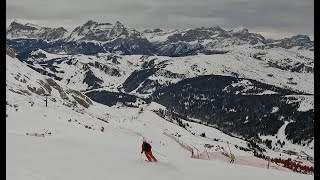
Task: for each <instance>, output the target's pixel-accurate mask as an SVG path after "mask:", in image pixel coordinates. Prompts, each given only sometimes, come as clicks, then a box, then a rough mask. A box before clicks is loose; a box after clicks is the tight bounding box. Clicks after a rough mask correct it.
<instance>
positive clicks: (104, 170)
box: [6, 55, 314, 180]
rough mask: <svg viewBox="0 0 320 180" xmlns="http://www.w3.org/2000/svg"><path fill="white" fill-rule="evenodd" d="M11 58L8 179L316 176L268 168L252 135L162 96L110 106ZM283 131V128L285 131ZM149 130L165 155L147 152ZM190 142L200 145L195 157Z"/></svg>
mask: <svg viewBox="0 0 320 180" xmlns="http://www.w3.org/2000/svg"><path fill="white" fill-rule="evenodd" d="M6 62H7V65H6V75H7V78H6V88H7V93H6V94H7V98H6V100H7V104H6V109H7V112H6V114H7V117H6V130H7V131H6V139H7V141H6V150H7V163H6V172H7V179H105V178H107V179H108V178H110V177H112V178H114V179H141V178H144V177H145V176H149V177H152V179H174V178H175V179H176V178H178V179H194V178H199V177H201V178H205V179H208V178H213V177H222V178H224V179H234V178H240V179H241V178H246V179H249V180H250V179H252V180H254V179H257V178H260V179H263V178H268V179H269V178H270V177H271V178H273V179H284V178H290V179H297V180H298V179H313V178H314V177H313V176H312V175H306V174H300V173H296V172H292V171H291V170H289V169H287V168H285V167H283V166H282V165H281V164H279V165H277V164H275V163H272V162H271V163H270V164H269V169H268V168H267V167H268V161H266V160H262V159H259V158H257V157H255V156H254V155H253V151H251V150H249V151H246V150H243V148H245V147H246V148H245V149H247V148H248V144H250V143H249V142H247V141H244V140H242V139H239V138H236V137H232V136H229V135H227V134H225V133H223V132H221V131H219V130H217V129H215V128H212V127H208V126H205V125H202V124H199V123H197V122H198V121H199V120H196V119H193V120H194V122H189V121H186V120H184V119H181V118H177V117H175V118H174V119H173V120H172V117H173V116H172V114H171V115H170V113H167V108H166V107H164V106H162V105H160V104H158V103H155V102H151V103H149V102H146V101H144V100H142V99H138V100H137V101H135V102H133V103H132V105H134V106H136V107H128V106H125V105H123V103H117V104H116V105H112V106H106V105H103V104H100V103H96V102H94V101H91V100H90V98H88V96H86V95H84V94H83V93H81V92H79V91H76V90H73V89H72V88H69V87H68V85H64V84H63V83H61V82H59V81H57V80H54V79H51V78H48V76H45V75H42V74H40V73H38V72H36V71H34V70H33V69H31V68H30V67H28V66H27V65H26V64H25V63H22V62H21V61H19V60H18V59H16V58H13V57H10V56H8V55H7V58H6ZM46 96H48V98H47V99H48V101H47V105H46V103H45V99H46V98H45V97H46ZM162 113H164V114H162ZM179 122H180V123H179ZM181 123H182V124H184V125H186V124H188V125H186V126H187V127H182V126H181ZM179 124H180V125H179ZM102 127H104V131H102V130H101V128H102ZM204 132H205V137H204V136H203V133H204ZM283 133H284V132H283V130H282V131H279V132H278V135H279V138H283ZM280 135H281V136H280ZM142 137H145V138H147V141H148V142H150V143H151V145H152V149H153V153H154V155H155V156H156V157H157V159H158V160H159V162H158V163H150V162H146V161H144V159H145V157H144V156H142V155H140V151H141V141H142ZM187 146H188V147H192V149H193V150H194V158H191V155H192V153H191V152H190V151H189V150H190V149H189V150H187V149H188V148H186V147H187ZM261 146H263V145H261ZM285 146H287V147H290V148H295V149H296V148H297V149H299V150H300V151H303V152H305V153H307V154H309V155H310V156H312V157H313V150H308V148H306V147H301V146H297V145H294V144H291V143H290V142H289V141H286V144H285ZM240 147H243V148H240ZM229 152H232V153H234V154H235V155H236V158H237V160H236V162H235V164H229V162H228V161H229V159H228V158H227V157H225V155H226V154H227V155H228V154H229ZM264 154H265V155H267V156H270V157H271V158H278V157H280V156H281V155H282V156H281V157H282V158H289V157H290V158H291V159H294V160H297V161H296V162H300V163H302V164H303V165H308V166H313V164H312V163H311V162H308V161H306V160H304V159H303V158H302V157H301V155H289V154H286V153H284V152H277V151H272V150H267V151H265V152H264ZM207 157H208V158H207ZM124 170H125V173H124ZM230 172H232V173H230Z"/></svg>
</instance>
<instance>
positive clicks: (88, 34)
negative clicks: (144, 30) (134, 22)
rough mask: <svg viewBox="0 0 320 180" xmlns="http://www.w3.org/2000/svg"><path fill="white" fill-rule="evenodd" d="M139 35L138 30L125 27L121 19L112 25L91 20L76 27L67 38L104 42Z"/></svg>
mask: <svg viewBox="0 0 320 180" xmlns="http://www.w3.org/2000/svg"><path fill="white" fill-rule="evenodd" d="M139 35H140V33H139V32H138V31H136V30H135V29H130V28H127V27H125V26H124V25H123V24H121V23H120V22H119V21H117V22H116V23H115V25H112V24H111V23H97V22H94V21H91V20H89V21H88V22H86V23H85V24H84V25H82V26H79V27H77V28H75V29H74V30H73V31H72V32H71V34H70V36H69V37H68V38H67V39H68V41H74V40H80V41H81V40H83V41H84V40H86V41H92V40H95V41H101V42H103V41H109V40H113V39H115V38H118V37H123V38H127V37H132V36H135V37H136V36H139Z"/></svg>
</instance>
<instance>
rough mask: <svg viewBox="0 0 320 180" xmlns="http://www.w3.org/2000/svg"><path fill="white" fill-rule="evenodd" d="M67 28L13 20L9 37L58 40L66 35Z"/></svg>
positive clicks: (9, 28)
mask: <svg viewBox="0 0 320 180" xmlns="http://www.w3.org/2000/svg"><path fill="white" fill-rule="evenodd" d="M66 33H67V30H66V29H64V28H63V27H59V28H48V27H40V26H37V25H33V24H29V23H27V24H20V23H18V22H15V21H14V22H12V23H11V24H10V26H9V27H8V29H7V33H6V35H7V38H9V39H15V38H33V39H42V40H47V41H52V40H58V39H61V38H63V37H64V35H65V34H66Z"/></svg>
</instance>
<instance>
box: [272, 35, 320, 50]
mask: <svg viewBox="0 0 320 180" xmlns="http://www.w3.org/2000/svg"><path fill="white" fill-rule="evenodd" d="M269 41H270V44H268V46H269V47H271V48H273V47H282V48H285V49H290V48H292V47H296V46H297V47H299V48H305V49H309V48H313V46H314V43H313V42H312V41H311V40H310V38H309V36H307V35H301V34H299V35H296V36H292V37H291V38H285V39H281V40H276V41H275V40H273V41H272V40H269Z"/></svg>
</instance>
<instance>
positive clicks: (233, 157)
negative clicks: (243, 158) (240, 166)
mask: <svg viewBox="0 0 320 180" xmlns="http://www.w3.org/2000/svg"><path fill="white" fill-rule="evenodd" d="M235 159H236V157H235V156H234V154H232V153H231V157H230V163H234V160H235Z"/></svg>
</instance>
